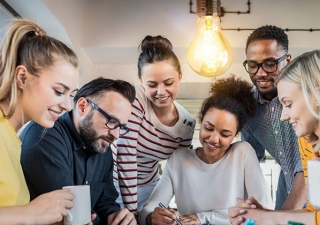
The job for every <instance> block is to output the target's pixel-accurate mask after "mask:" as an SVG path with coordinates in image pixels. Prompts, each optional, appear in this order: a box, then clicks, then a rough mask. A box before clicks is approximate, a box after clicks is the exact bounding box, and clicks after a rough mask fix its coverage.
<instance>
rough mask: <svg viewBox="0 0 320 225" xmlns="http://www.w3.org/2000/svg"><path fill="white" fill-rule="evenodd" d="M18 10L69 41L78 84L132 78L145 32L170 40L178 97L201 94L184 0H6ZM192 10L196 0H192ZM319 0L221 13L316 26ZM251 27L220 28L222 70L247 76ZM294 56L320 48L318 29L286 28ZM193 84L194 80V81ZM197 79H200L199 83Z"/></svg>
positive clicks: (230, 1)
mask: <svg viewBox="0 0 320 225" xmlns="http://www.w3.org/2000/svg"><path fill="white" fill-rule="evenodd" d="M7 1H8V3H9V4H10V5H12V7H13V8H15V9H16V10H17V11H18V12H19V13H20V14H21V15H23V16H26V17H28V18H31V19H33V20H35V21H36V22H40V24H42V25H44V28H45V29H46V30H47V31H48V33H49V34H50V35H53V36H57V37H58V38H59V39H60V40H63V41H64V42H66V43H70V44H71V43H72V45H73V47H74V49H75V51H76V52H77V54H78V55H79V58H80V60H81V65H82V68H81V72H82V73H81V80H80V85H83V84H84V83H85V82H87V81H89V80H91V79H93V78H95V77H97V76H104V77H110V78H118V79H125V80H128V81H130V82H133V83H135V82H138V80H137V66H136V63H137V58H138V54H139V52H138V45H139V43H140V42H141V40H142V39H143V38H144V37H145V36H146V35H148V34H150V35H158V34H161V35H164V36H166V37H167V38H169V40H171V42H172V44H173V46H174V51H175V52H176V53H177V55H178V58H179V59H180V61H181V64H182V69H183V72H184V74H183V75H184V78H183V82H184V83H186V85H184V87H183V91H180V94H179V96H178V97H180V98H188V97H190V96H191V97H193V98H203V97H206V96H203V95H202V94H197V92H195V89H194V88H192V87H193V86H196V87H197V88H199V89H205V88H207V87H208V84H209V83H210V82H211V80H212V79H211V78H206V77H202V76H199V75H197V74H195V73H194V72H193V71H192V70H191V69H190V67H189V66H188V64H187V59H186V52H187V48H188V45H189V43H190V42H191V40H192V39H193V36H194V34H195V31H196V20H197V15H196V14H189V0H161V1H159V0H135V1H132V0H116V1H115V0H90V1H89V0H43V1H41V0H28V1H20V0H7ZM193 3H194V7H193V10H194V11H195V10H196V8H195V5H196V0H193ZM246 3H247V0H237V1H235V0H222V6H223V7H224V8H225V10H226V11H238V10H240V11H246V10H247V4H246ZM319 9H320V1H318V0H304V1H301V0H251V13H250V14H243V15H237V14H230V13H228V14H225V16H224V17H222V18H221V21H222V23H221V25H222V27H223V28H238V27H239V28H253V29H254V28H257V27H259V26H261V25H266V24H270V25H277V26H280V27H282V28H290V29H297V28H305V29H309V28H314V29H315V28H318V29H320V24H319V21H320V14H319ZM251 32H252V31H240V32H238V31H224V34H225V36H226V38H227V39H228V40H229V42H230V44H231V46H232V47H233V49H234V52H235V59H234V63H233V65H232V66H231V68H230V69H229V70H228V71H227V72H226V73H225V75H223V76H220V77H224V76H228V75H229V74H231V73H233V74H236V75H238V76H242V77H244V78H245V79H248V80H249V76H248V75H247V74H246V72H245V70H244V68H243V67H242V62H243V61H244V59H245V52H244V46H245V42H246V39H247V36H248V35H249V34H250V33H251ZM287 34H288V36H289V40H290V43H289V52H290V53H292V55H293V57H296V56H297V55H299V54H301V53H303V52H305V51H308V50H311V49H316V48H320V41H319V40H320V32H312V33H311V32H298V31H292V32H288V33H287ZM193 84H194V85H193ZM201 84H203V85H202V86H201Z"/></svg>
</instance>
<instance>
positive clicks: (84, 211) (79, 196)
mask: <svg viewBox="0 0 320 225" xmlns="http://www.w3.org/2000/svg"><path fill="white" fill-rule="evenodd" d="M63 188H68V189H69V192H71V193H73V194H74V195H75V199H74V200H73V207H72V208H71V209H69V211H68V216H65V217H64V224H65V225H71V224H72V225H84V224H87V223H89V222H91V198H90V186H89V185H75V186H66V187H63Z"/></svg>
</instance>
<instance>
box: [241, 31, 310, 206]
mask: <svg viewBox="0 0 320 225" xmlns="http://www.w3.org/2000/svg"><path fill="white" fill-rule="evenodd" d="M288 42H289V41H288V37H287V35H286V34H285V32H284V31H283V30H282V29H281V28H279V27H276V26H269V25H266V26H262V27H259V28H258V29H256V30H255V31H253V32H252V33H251V35H250V36H249V37H248V39H247V44H246V57H247V59H246V60H245V61H244V63H243V66H244V68H245V70H246V71H247V72H248V73H249V75H250V78H251V80H252V82H253V83H254V85H255V86H256V88H255V98H256V99H257V112H256V114H255V116H254V117H253V118H251V119H249V120H248V122H247V123H246V125H245V126H244V128H243V129H242V131H241V137H242V140H244V141H247V142H249V143H250V144H251V145H252V147H253V148H254V149H255V151H256V153H257V157H258V159H259V161H260V160H262V159H263V158H264V157H265V151H268V152H269V154H270V155H271V156H272V157H273V158H274V159H275V160H276V162H277V163H278V164H279V165H280V166H281V172H280V176H279V180H278V188H277V195H276V201H275V202H276V206H275V209H286V210H289V209H301V208H303V206H304V204H305V202H306V200H307V197H306V188H305V182H304V175H303V169H302V165H301V159H300V154H299V145H298V138H297V136H296V134H295V132H294V131H293V129H292V126H291V125H290V124H289V123H288V122H282V121H280V115H281V111H282V105H281V103H280V101H279V99H278V93H277V88H276V87H275V85H274V81H275V78H276V77H277V76H278V74H279V73H280V71H281V69H282V68H284V67H285V66H286V65H287V64H288V63H289V62H290V60H291V55H290V54H288ZM301 141H302V142H305V140H301Z"/></svg>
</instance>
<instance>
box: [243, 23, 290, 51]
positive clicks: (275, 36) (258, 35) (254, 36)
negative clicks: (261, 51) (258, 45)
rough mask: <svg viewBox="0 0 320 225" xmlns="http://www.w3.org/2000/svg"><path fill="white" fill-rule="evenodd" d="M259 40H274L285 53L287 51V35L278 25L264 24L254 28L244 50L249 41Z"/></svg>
mask: <svg viewBox="0 0 320 225" xmlns="http://www.w3.org/2000/svg"><path fill="white" fill-rule="evenodd" d="M259 40H276V41H277V42H278V44H279V47H280V48H282V50H283V51H285V52H286V53H287V52H288V46H289V40H288V36H287V34H286V33H285V32H284V30H283V29H281V28H280V27H277V26H273V25H266V26H262V27H259V28H257V29H255V30H254V31H253V32H252V33H251V34H250V36H249V37H248V39H247V44H246V52H247V49H248V46H249V44H250V43H252V42H254V41H259Z"/></svg>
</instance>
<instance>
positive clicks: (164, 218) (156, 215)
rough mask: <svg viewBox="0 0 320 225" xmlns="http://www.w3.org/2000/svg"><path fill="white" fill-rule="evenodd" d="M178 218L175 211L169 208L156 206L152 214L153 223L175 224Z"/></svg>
mask: <svg viewBox="0 0 320 225" xmlns="http://www.w3.org/2000/svg"><path fill="white" fill-rule="evenodd" d="M176 218H178V217H177V216H176V215H175V213H174V212H171V211H169V210H167V209H164V208H161V207H156V208H155V209H154V211H153V213H152V215H151V220H152V224H159V225H161V224H166V225H167V224H175V219H176Z"/></svg>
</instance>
